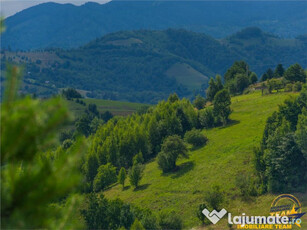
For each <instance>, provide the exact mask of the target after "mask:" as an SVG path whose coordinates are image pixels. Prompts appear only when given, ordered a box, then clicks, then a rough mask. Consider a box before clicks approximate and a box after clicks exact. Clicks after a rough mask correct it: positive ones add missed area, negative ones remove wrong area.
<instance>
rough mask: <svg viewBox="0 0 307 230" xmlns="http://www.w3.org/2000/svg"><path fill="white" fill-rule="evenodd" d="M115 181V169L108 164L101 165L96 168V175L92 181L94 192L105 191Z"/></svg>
mask: <svg viewBox="0 0 307 230" xmlns="http://www.w3.org/2000/svg"><path fill="white" fill-rule="evenodd" d="M116 180H117V177H116V168H115V167H114V166H112V165H111V164H110V163H108V164H106V165H101V166H100V167H99V168H98V171H97V175H96V176H95V179H94V191H96V192H98V191H100V190H102V189H105V188H107V187H108V186H109V185H111V184H113V183H115V182H116Z"/></svg>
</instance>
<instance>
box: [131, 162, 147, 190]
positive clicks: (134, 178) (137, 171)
mask: <svg viewBox="0 0 307 230" xmlns="http://www.w3.org/2000/svg"><path fill="white" fill-rule="evenodd" d="M143 172H144V165H142V164H134V165H133V166H132V168H131V169H130V172H129V179H130V184H131V185H132V186H133V187H135V188H137V187H138V186H139V184H140V181H141V179H142V177H143Z"/></svg>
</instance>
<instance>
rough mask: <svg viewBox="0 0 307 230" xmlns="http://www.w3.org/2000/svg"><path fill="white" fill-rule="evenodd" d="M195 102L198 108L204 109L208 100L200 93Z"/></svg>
mask: <svg viewBox="0 0 307 230" xmlns="http://www.w3.org/2000/svg"><path fill="white" fill-rule="evenodd" d="M193 104H194V106H195V108H197V109H203V108H204V107H205V105H206V100H205V98H203V97H202V96H200V95H198V96H197V97H196V98H195V100H194V102H193Z"/></svg>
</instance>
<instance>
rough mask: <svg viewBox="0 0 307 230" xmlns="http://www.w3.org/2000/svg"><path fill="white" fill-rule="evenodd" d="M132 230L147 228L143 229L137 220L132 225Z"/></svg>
mask: <svg viewBox="0 0 307 230" xmlns="http://www.w3.org/2000/svg"><path fill="white" fill-rule="evenodd" d="M130 230H145V228H144V227H143V225H142V224H141V223H140V221H139V220H138V219H135V221H134V222H133V224H132V225H131V228H130Z"/></svg>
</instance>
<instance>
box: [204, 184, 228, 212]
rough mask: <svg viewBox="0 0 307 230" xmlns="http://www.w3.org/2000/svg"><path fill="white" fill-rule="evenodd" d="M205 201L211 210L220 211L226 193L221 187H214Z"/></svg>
mask: <svg viewBox="0 0 307 230" xmlns="http://www.w3.org/2000/svg"><path fill="white" fill-rule="evenodd" d="M205 201H206V203H207V204H208V205H209V206H210V207H211V208H213V209H215V210H220V209H221V204H222V203H223V201H224V193H223V192H222V191H221V188H220V186H217V185H215V186H213V188H212V190H211V191H209V192H208V193H207V195H206V197H205Z"/></svg>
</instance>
